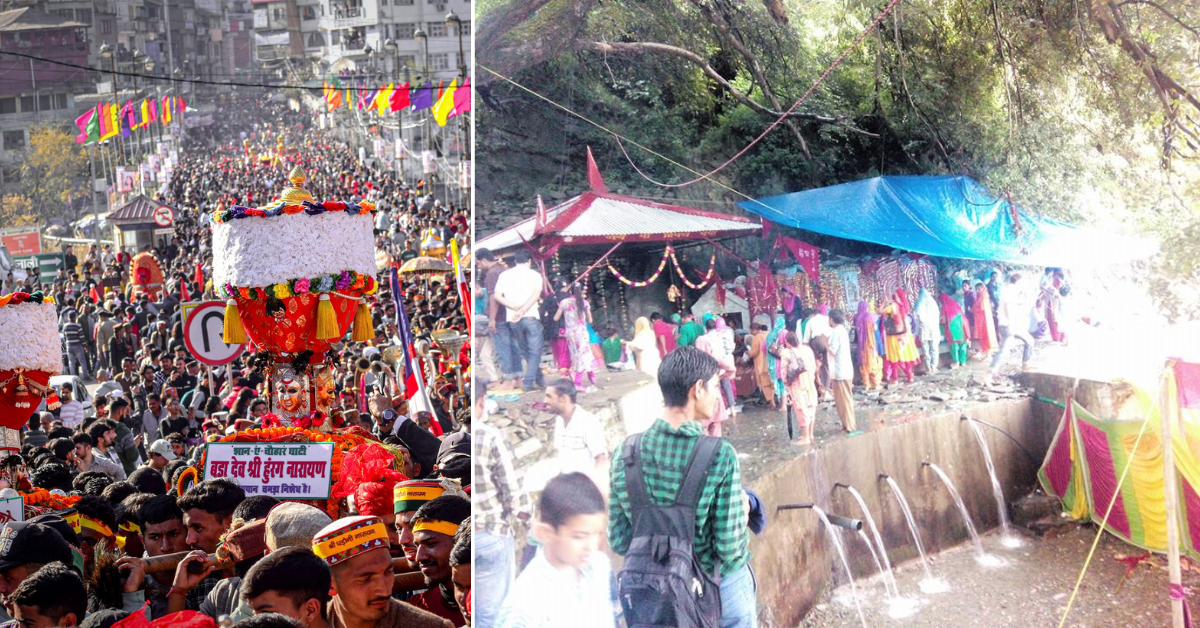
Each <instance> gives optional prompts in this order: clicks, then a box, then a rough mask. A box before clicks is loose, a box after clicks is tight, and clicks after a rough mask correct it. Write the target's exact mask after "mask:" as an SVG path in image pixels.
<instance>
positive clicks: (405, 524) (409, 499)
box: [393, 480, 445, 571]
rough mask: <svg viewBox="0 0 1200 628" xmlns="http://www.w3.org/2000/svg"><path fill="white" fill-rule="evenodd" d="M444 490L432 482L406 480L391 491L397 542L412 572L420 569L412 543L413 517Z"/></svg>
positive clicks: (415, 547) (413, 543) (415, 549)
mask: <svg viewBox="0 0 1200 628" xmlns="http://www.w3.org/2000/svg"><path fill="white" fill-rule="evenodd" d="M444 490H445V489H443V488H442V486H441V484H439V483H438V482H435V481H433V480H408V481H406V482H400V483H399V484H397V485H396V487H395V489H394V491H393V501H394V503H395V505H394V510H395V514H396V524H395V530H396V537H397V542H398V543H399V544H400V548H401V549H402V550H403V552H404V558H405V559H407V560H408V567H409V569H411V570H413V571H416V570H417V569H420V568H421V566H420V565H418V564H417V544H416V543H415V542H414V541H413V527H412V521H413V517H414V516H415V515H416V514H417V509H419V508H420V507H421V506H424V505H425V504H426V503H428V502H430V501H433V499H434V498H435V497H440V496H441V494H442V493H443V492H444Z"/></svg>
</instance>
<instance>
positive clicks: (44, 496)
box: [21, 488, 83, 510]
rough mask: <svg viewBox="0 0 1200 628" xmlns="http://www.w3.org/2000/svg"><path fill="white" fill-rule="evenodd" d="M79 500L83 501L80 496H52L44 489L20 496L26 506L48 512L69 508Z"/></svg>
mask: <svg viewBox="0 0 1200 628" xmlns="http://www.w3.org/2000/svg"><path fill="white" fill-rule="evenodd" d="M81 499H83V497H82V496H81V495H54V494H52V493H51V492H50V491H48V490H46V489H44V488H37V489H34V490H33V492H32V493H22V494H21V501H22V502H24V503H25V505H26V506H37V507H40V508H47V509H49V510H62V509H63V508H71V507H73V506H75V504H76V502H78V501H79V500H81Z"/></svg>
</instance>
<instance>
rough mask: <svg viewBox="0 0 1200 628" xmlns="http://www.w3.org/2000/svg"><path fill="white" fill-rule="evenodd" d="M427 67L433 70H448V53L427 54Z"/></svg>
mask: <svg viewBox="0 0 1200 628" xmlns="http://www.w3.org/2000/svg"><path fill="white" fill-rule="evenodd" d="M429 69H430V70H432V71H434V72H436V71H438V70H449V69H450V55H448V54H446V53H442V54H433V55H429Z"/></svg>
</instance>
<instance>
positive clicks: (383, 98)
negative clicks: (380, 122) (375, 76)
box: [375, 83, 396, 115]
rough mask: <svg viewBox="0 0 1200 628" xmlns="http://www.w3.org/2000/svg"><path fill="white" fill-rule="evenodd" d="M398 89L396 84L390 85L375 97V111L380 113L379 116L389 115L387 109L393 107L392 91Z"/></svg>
mask: <svg viewBox="0 0 1200 628" xmlns="http://www.w3.org/2000/svg"><path fill="white" fill-rule="evenodd" d="M395 89H396V84H395V83H390V84H389V85H388V86H387V87H385V88H383V89H381V90H379V93H378V94H376V96H375V109H376V110H378V111H379V115H383V114H385V113H387V111H386V109H387V108H389V107H391V106H392V91H394V90H395Z"/></svg>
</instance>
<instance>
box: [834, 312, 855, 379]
mask: <svg viewBox="0 0 1200 628" xmlns="http://www.w3.org/2000/svg"><path fill="white" fill-rule="evenodd" d="M829 379H832V380H837V381H843V380H847V381H854V362H853V360H852V359H851V358H850V332H849V331H847V330H846V326H845V325H838V326H837V327H834V328H832V329H831V330H830V332H829Z"/></svg>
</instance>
